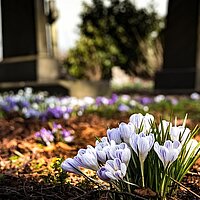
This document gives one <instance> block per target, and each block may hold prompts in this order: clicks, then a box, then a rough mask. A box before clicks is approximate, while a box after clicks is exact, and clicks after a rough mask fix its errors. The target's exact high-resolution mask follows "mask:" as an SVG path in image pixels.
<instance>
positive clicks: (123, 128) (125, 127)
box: [119, 122, 134, 144]
mask: <svg viewBox="0 0 200 200" xmlns="http://www.w3.org/2000/svg"><path fill="white" fill-rule="evenodd" d="M119 132H120V137H121V139H122V141H123V142H125V143H127V144H129V141H130V137H131V135H132V134H133V133H134V130H133V128H132V126H131V124H126V123H124V122H122V123H120V125H119Z"/></svg>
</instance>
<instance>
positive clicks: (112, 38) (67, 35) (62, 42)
mask: <svg viewBox="0 0 200 200" xmlns="http://www.w3.org/2000/svg"><path fill="white" fill-rule="evenodd" d="M169 2H170V4H168V3H169ZM169 2H168V0H162V1H159V0H154V1H151V0H105V1H102V0H82V1H79V0H42V1H39V0H31V1H29V2H26V1H25V0H20V1H12V0H7V1H5V0H1V24H2V26H1V27H2V31H1V32H2V34H1V45H0V46H1V51H0V57H1V61H2V62H1V63H0V82H1V85H0V87H1V88H3V87H4V86H5V87H7V86H10V85H9V84H8V85H5V83H12V82H19V83H20V84H21V85H20V86H23V85H26V86H27V85H28V86H33V85H34V84H41V83H42V84H50V83H51V84H54V85H55V84H58V85H61V86H62V87H65V88H68V89H70V91H71V92H70V93H71V94H73V95H77V94H75V93H72V91H77V90H79V91H81V88H80V87H82V86H83V84H84V88H87V85H90V86H91V82H90V81H92V84H93V86H95V87H96V89H95V90H96V92H99V91H102V92H103V93H104V94H105V95H107V94H111V92H110V91H108V88H109V89H111V90H112V92H113V91H127V90H137V91H141V90H145V91H155V90H154V89H158V90H159V92H160V91H163V90H168V89H169V90H172V89H176V90H177V89H178V90H179V89H181V90H184V92H186V90H195V89H197V88H198V87H197V82H198V81H192V79H195V77H196V76H198V74H197V75H196V73H195V72H196V71H195V70H196V61H195V62H193V61H194V60H197V58H196V53H195V51H196V49H197V48H196V44H197V40H196V36H195V35H191V34H193V33H194V32H195V31H196V29H197V25H196V24H194V28H193V29H192V28H190V30H191V31H190V32H191V33H188V34H190V35H187V36H185V38H184V37H179V36H180V35H181V32H182V30H186V27H185V25H183V23H184V21H186V22H188V23H190V21H194V19H197V16H198V12H196V13H195V12H192V9H193V7H198V6H196V4H198V1H195V2H194V3H192V4H188V3H187V1H184V2H183V3H181V2H180V1H179V2H178V3H177V4H176V3H175V2H174V1H173V0H171V1H169ZM188 5H189V7H188ZM190 5H191V6H190ZM192 6H193V7H192ZM179 8H180V9H179ZM190 8H191V9H190ZM184 9H188V16H192V17H187V16H185V18H184V19H183V18H182V17H181V15H182V14H181V13H182V12H183V13H184V12H185V10H184ZM189 9H190V10H191V11H189ZM168 10H169V11H170V12H169V13H170V15H169V13H168ZM177 13H178V14H177ZM191 13H194V14H192V15H191ZM167 14H168V15H167ZM167 16H168V26H166V24H167V23H166V18H167ZM196 21H197V20H196ZM195 23H196V22H195ZM190 26H193V25H190ZM188 30H189V29H188ZM192 31H193V32H192ZM166 33H167V34H168V35H167V36H166ZM179 38H180V39H179ZM186 38H190V41H189V40H188V41H185V40H186ZM178 40H180V41H178ZM166 41H167V42H166ZM193 41H194V42H193ZM176 42H177V44H176V45H175V43H176ZM192 42H193V44H194V45H193V46H191V49H192V51H191V56H190V55H188V58H186V59H187V60H186V61H188V63H187V62H186V61H185V60H184V59H185V56H184V55H185V54H184V53H183V50H182V49H183V48H182V47H184V48H185V49H186V48H187V47H188V46H189V45H190V44H191V43H192ZM169 44H170V45H169ZM164 46H165V49H166V52H167V53H163V52H164ZM183 58H184V59H183ZM190 58H191V59H190ZM168 60H170V62H168ZM184 63H187V64H186V65H187V66H186V67H185V66H184ZM163 67H164V71H163ZM16 69H17V70H16ZM182 69H184V70H182ZM15 70H16V72H17V73H15V74H12V73H10V72H13V71H15ZM187 70H189V73H190V74H191V75H190V79H191V80H189V84H182V82H185V81H184V80H185V77H186V76H187V74H188V71H187ZM160 71H161V73H160ZM171 71H172V73H171ZM180 72H181V75H180V76H179V74H180ZM171 74H172V76H171ZM169 77H172V78H171V81H169V82H170V83H171V85H170V84H169V83H168V81H167V80H168V78H169ZM177 77H181V79H180V80H177V82H175V81H173V80H174V79H176V78H177ZM80 81H81V82H80ZM88 81H89V82H88ZM163 81H164V82H163ZM178 83H180V84H178ZM99 84H100V85H99ZM168 85H169V86H168ZM75 86H77V88H76V87H75ZM72 87H75V88H74V89H71V88H72ZM99 88H101V90H99ZM89 90H90V89H89ZM85 92H86V93H87V90H86V91H85ZM91 95H95V94H91Z"/></svg>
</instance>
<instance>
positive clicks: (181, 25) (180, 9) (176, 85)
mask: <svg viewBox="0 0 200 200" xmlns="http://www.w3.org/2000/svg"><path fill="white" fill-rule="evenodd" d="M198 24H199V0H192V1H188V0H169V4H168V15H167V24H166V30H165V41H164V55H163V60H164V62H163V68H162V70H161V71H159V72H157V74H156V77H155V89H156V90H158V91H165V90H166V91H172V90H175V91H186V90H188V91H192V90H196V89H197V88H198V87H199V86H198V85H199V83H198V82H199V80H197V77H198V76H197V74H198V71H199V69H198V67H199V66H198V48H199V47H200V45H199V44H198V40H199V38H198V37H199V36H200V35H199V34H198ZM199 64H200V63H199ZM198 79H199V78H198Z"/></svg>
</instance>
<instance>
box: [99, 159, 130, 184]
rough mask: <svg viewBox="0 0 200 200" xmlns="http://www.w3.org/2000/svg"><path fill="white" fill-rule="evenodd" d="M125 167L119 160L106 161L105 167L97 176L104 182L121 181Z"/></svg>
mask: <svg viewBox="0 0 200 200" xmlns="http://www.w3.org/2000/svg"><path fill="white" fill-rule="evenodd" d="M126 170H127V167H126V165H125V164H124V163H122V162H121V160H120V159H119V158H115V159H114V160H108V161H107V162H106V164H105V166H103V167H101V168H100V169H99V170H98V171H97V175H98V176H99V178H100V179H102V180H104V181H115V180H122V179H123V177H124V176H125V175H126Z"/></svg>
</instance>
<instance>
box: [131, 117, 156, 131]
mask: <svg viewBox="0 0 200 200" xmlns="http://www.w3.org/2000/svg"><path fill="white" fill-rule="evenodd" d="M129 120H130V122H131V124H132V125H133V127H134V130H135V132H137V133H138V131H140V132H141V131H143V132H145V133H148V132H150V130H151V122H153V121H154V116H153V115H151V114H148V113H146V115H142V114H141V113H138V114H133V115H131V116H130V118H129Z"/></svg>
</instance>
